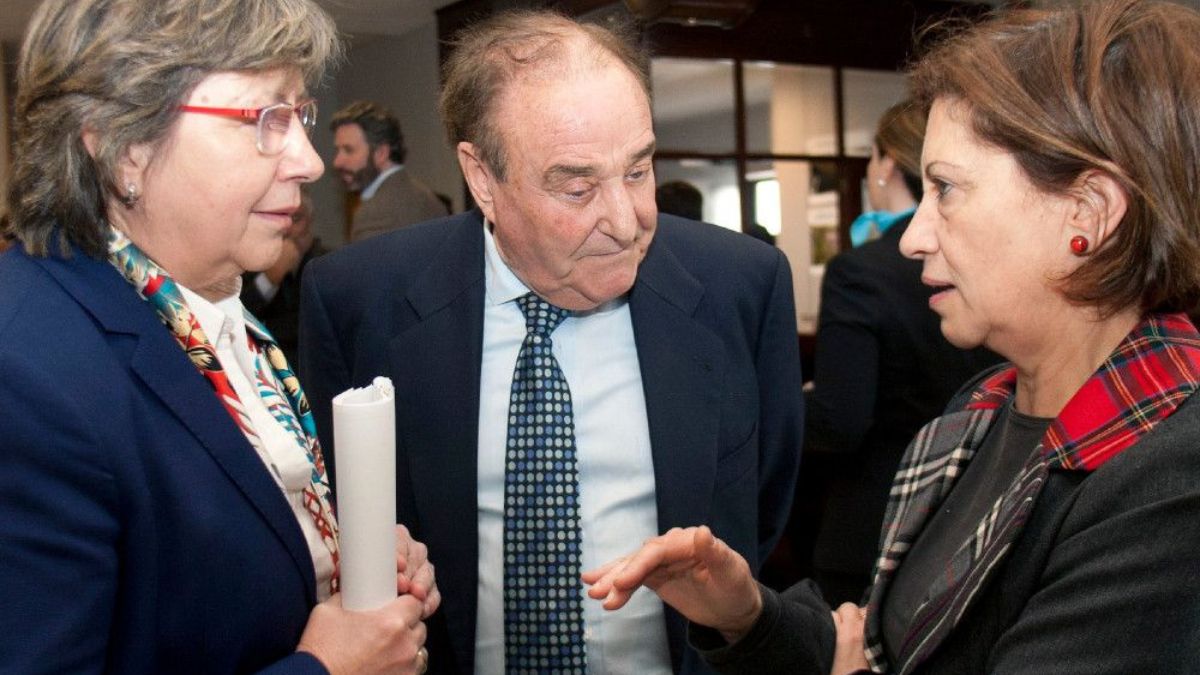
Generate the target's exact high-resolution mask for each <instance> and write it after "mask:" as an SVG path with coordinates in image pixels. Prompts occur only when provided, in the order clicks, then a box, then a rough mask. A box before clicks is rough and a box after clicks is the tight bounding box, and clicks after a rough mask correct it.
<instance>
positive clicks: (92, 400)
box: [0, 247, 325, 674]
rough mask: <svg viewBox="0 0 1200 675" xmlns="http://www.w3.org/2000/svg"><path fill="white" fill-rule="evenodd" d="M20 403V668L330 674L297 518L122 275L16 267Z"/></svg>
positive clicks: (2, 515)
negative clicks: (315, 643) (319, 657)
mask: <svg viewBox="0 0 1200 675" xmlns="http://www.w3.org/2000/svg"><path fill="white" fill-rule="evenodd" d="M0 410H2V411H3V422H2V423H0V424H3V432H0V465H2V466H3V470H0V495H2V496H0V541H2V542H3V545H0V577H2V578H3V579H4V583H3V584H0V607H3V610H2V611H0V655H3V656H0V672H11V673H41V672H45V673H62V672H88V673H122V674H126V673H134V674H136V673H147V674H154V673H235V672H238V673H241V672H251V671H255V670H259V669H264V668H268V669H271V671H272V672H309V673H323V672H325V670H324V668H322V667H321V666H320V664H319V663H318V662H317V661H316V660H315V659H313V658H312V657H311V656H308V655H295V654H293V650H294V649H295V648H296V644H297V643H298V642H299V640H300V634H301V632H302V631H303V629H304V626H305V624H306V622H307V620H308V614H309V611H310V610H311V608H312V607H313V605H314V603H315V602H316V595H315V587H314V580H313V566H312V558H311V557H310V554H309V550H308V546H307V544H306V543H305V540H304V536H303V534H302V533H301V530H300V525H299V524H298V523H297V522H296V516H295V515H294V514H293V512H292V510H291V508H290V507H289V506H288V503H287V501H286V500H285V499H284V496H283V493H282V492H281V491H280V489H279V487H278V486H277V485H276V483H275V481H274V480H272V478H271V476H270V474H269V473H268V472H267V469H266V467H265V466H264V465H263V462H262V460H261V459H259V457H258V455H257V454H256V453H255V451H254V449H253V448H252V447H251V446H250V444H249V443H248V442H247V441H246V438H245V437H244V436H243V435H242V433H241V431H240V430H239V429H238V428H237V426H236V425H235V424H234V423H233V420H231V419H230V417H229V414H228V413H227V412H226V411H225V409H224V408H223V407H222V405H221V403H220V402H219V401H218V400H217V397H216V395H215V394H214V393H213V390H212V388H211V387H210V386H209V384H208V383H207V382H206V381H205V380H204V378H203V377H202V376H201V375H200V373H199V372H197V370H196V368H195V367H194V366H193V365H192V364H191V362H190V361H189V360H188V358H187V357H186V356H185V355H184V352H183V350H182V349H180V347H179V345H178V343H176V341H175V339H174V338H173V337H172V336H171V334H170V333H169V332H168V331H167V329H166V328H165V327H164V326H163V324H162V323H161V322H160V321H159V319H158V316H157V315H156V314H155V313H154V310H153V309H152V308H151V307H150V305H149V304H147V303H146V302H145V301H144V300H142V299H141V298H140V297H139V296H138V295H137V293H136V291H135V290H134V289H133V288H132V287H131V286H130V285H129V284H128V283H127V282H126V281H125V280H124V279H122V278H121V277H120V276H119V275H118V273H117V272H116V270H114V269H113V268H112V267H111V266H110V265H109V264H108V263H107V262H105V261H99V260H95V259H92V258H89V257H87V256H86V255H84V254H83V253H81V252H80V251H78V250H75V251H73V253H72V255H71V257H70V258H69V259H63V258H61V257H50V258H31V257H29V256H27V255H26V254H25V253H24V251H23V250H22V249H21V248H20V247H17V248H14V249H13V250H10V251H8V252H7V253H5V254H4V255H3V256H0ZM272 664H273V665H272Z"/></svg>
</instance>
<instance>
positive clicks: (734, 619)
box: [583, 527, 762, 643]
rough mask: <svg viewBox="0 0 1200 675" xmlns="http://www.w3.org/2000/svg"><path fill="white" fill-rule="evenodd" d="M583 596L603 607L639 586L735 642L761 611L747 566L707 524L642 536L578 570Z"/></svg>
mask: <svg viewBox="0 0 1200 675" xmlns="http://www.w3.org/2000/svg"><path fill="white" fill-rule="evenodd" d="M583 581H584V583H586V584H589V585H590V586H591V588H589V589H588V596H590V597H592V598H595V599H597V600H602V601H603V602H602V604H603V606H604V608H605V609H610V610H612V609H618V608H620V607H623V606H624V605H625V603H626V602H628V601H629V598H630V597H631V596H632V595H633V593H634V591H636V590H637V589H638V587H639V586H642V585H645V586H648V587H649V588H651V589H652V590H653V591H654V592H655V593H657V594H658V596H659V597H660V598H662V600H663V602H665V603H667V604H668V605H670V606H672V607H674V608H675V609H676V610H678V611H679V613H681V614H683V615H684V616H685V617H687V618H688V619H689V620H690V621H692V622H693V623H697V624H700V625H702V626H709V627H711V628H715V629H716V630H718V631H720V632H721V634H722V635H723V636H724V637H725V639H726V640H728V641H729V642H730V643H733V642H737V641H738V640H739V639H741V638H742V637H743V636H744V635H745V634H746V633H748V632H749V631H750V628H751V627H752V626H753V625H754V622H755V621H756V620H757V619H758V615H759V614H761V613H762V595H761V594H760V592H759V590H758V584H757V583H755V581H754V577H753V576H752V575H751V574H750V565H749V564H747V563H746V561H745V559H743V558H742V557H741V556H740V555H738V554H737V552H736V551H734V550H733V549H731V548H729V546H727V545H726V544H725V542H723V541H721V540H720V539H717V538H716V537H714V536H713V534H712V532H711V531H710V530H709V529H708V528H707V527H690V528H687V529H679V528H675V529H672V530H671V531H670V532H667V533H666V534H664V535H662V536H659V537H654V538H652V539H648V540H646V543H644V544H643V545H642V548H641V549H639V550H638V551H637V552H635V553H634V554H633V555H631V556H628V557H625V558H620V559H618V560H614V561H612V562H610V563H608V564H606V565H604V566H602V567H600V568H598V569H594V570H590V571H588V572H585V573H584V574H583Z"/></svg>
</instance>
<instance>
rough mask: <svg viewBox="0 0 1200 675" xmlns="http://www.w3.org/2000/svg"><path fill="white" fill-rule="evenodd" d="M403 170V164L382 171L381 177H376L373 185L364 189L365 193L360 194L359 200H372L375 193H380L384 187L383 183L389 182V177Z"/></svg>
mask: <svg viewBox="0 0 1200 675" xmlns="http://www.w3.org/2000/svg"><path fill="white" fill-rule="evenodd" d="M403 168H404V165H403V164H396V165H394V166H389V167H388V168H386V169H384V170H383V171H380V172H379V175H378V176H375V180H373V181H371V184H370V185H368V186H367V187H365V188H363V191H362V192H360V193H359V195H358V196H359V198H360V199H362V200H363V201H366V200H368V199H370V198H371V197H374V196H375V193H376V192H378V191H379V186H380V185H383V181H385V180H387V177H388V176H390V175H392V174H394V173H396V172H397V171H399V170H400V169H403Z"/></svg>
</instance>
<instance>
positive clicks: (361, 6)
mask: <svg viewBox="0 0 1200 675" xmlns="http://www.w3.org/2000/svg"><path fill="white" fill-rule="evenodd" d="M40 2H41V0H2V2H0V4H2V5H3V8H0V42H2V43H4V44H5V45H6V46H9V47H10V48H12V49H14V50H15V49H16V48H17V46H18V45H19V44H20V42H21V36H22V34H23V33H24V31H25V25H26V24H27V23H29V17H30V16H32V15H33V10H34V8H36V7H37V5H38V3H40ZM452 2H454V0H317V4H319V5H321V6H323V7H325V9H327V10H329V13H330V14H332V15H333V17H334V19H335V20H336V21H337V23H338V26H339V27H340V28H341V29H342V31H343V32H344V33H349V34H353V35H401V34H403V33H406V32H408V31H409V30H411V29H413V28H415V27H417V26H420V25H423V24H425V23H427V22H431V21H433V20H434V14H433V12H434V10H436V9H438V8H440V7H444V6H446V5H449V4H451V3H452Z"/></svg>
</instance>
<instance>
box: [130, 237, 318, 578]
mask: <svg viewBox="0 0 1200 675" xmlns="http://www.w3.org/2000/svg"><path fill="white" fill-rule="evenodd" d="M108 261H109V263H111V264H112V266H113V267H115V268H116V269H117V271H118V272H120V273H121V276H122V277H124V278H125V280H126V281H128V282H129V283H130V284H132V285H133V287H134V288H135V289H136V290H137V292H138V295H140V296H141V297H142V299H144V300H145V301H146V302H148V303H150V305H151V306H152V307H153V308H154V310H155V312H156V313H157V314H158V317H159V319H161V320H162V322H163V324H165V325H166V327H167V329H168V330H170V331H171V334H172V335H173V336H175V339H176V341H177V342H178V343H179V346H180V347H181V348H182V349H183V351H184V352H185V353H186V354H187V356H188V358H189V359H190V360H191V362H192V365H194V366H195V367H196V369H197V370H199V371H200V374H201V375H203V376H204V378H205V380H207V381H208V383H209V384H210V385H211V386H212V388H213V390H214V391H215V392H216V394H217V398H218V399H219V400H220V401H221V405H222V406H224V408H225V410H226V412H228V413H229V416H230V417H231V418H232V419H233V422H234V424H236V425H237V427H238V429H240V430H241V432H242V434H243V435H244V436H245V437H246V440H247V441H249V443H250V445H251V446H252V447H254V448H255V449H256V450H257V451H258V452H259V454H260V455H261V454H263V453H264V452H265V450H264V446H263V442H262V439H261V438H260V437H259V435H258V433H257V432H256V431H255V430H254V425H253V424H252V423H251V421H250V416H249V415H248V414H247V413H246V410H245V408H244V407H243V406H242V401H241V399H240V398H239V397H238V395H237V392H236V391H234V389H233V385H231V384H230V382H229V376H228V375H226V374H225V370H224V368H223V367H222V365H221V361H220V360H219V359H218V358H217V350H216V348H215V347H214V346H213V344H212V343H211V342H210V341H209V340H208V336H206V335H205V334H204V330H203V329H201V327H200V322H199V321H198V320H197V319H196V317H195V315H193V314H192V311H191V309H189V308H188V305H187V301H186V300H185V299H184V297H183V294H182V293H181V292H180V290H179V286H177V285H176V284H175V280H174V279H172V278H171V275H170V274H168V273H167V271H166V270H164V269H163V268H161V267H159V266H158V264H157V263H155V262H154V261H153V260H151V259H150V258H149V256H147V255H146V254H145V253H143V252H142V251H141V249H139V248H138V247H137V246H136V245H135V244H134V243H133V242H132V241H130V240H129V238H128V237H126V236H125V235H124V234H122V233H121V232H119V231H117V230H116V229H115V228H109V234H108ZM243 312H244V318H245V321H246V329H247V338H248V341H249V347H250V352H251V354H253V355H254V365H255V378H254V379H255V382H254V385H255V389H256V390H257V391H258V393H259V396H260V397H261V398H262V400H263V403H264V404H265V405H266V407H267V410H268V411H270V413H271V416H272V417H273V418H275V420H276V421H277V422H279V424H280V425H281V426H282V427H283V428H284V429H286V430H287V431H289V432H290V433H291V434H292V437H293V438H294V439H295V440H296V443H297V445H299V446H300V447H301V448H302V449H303V450H304V452H305V453H306V454H307V456H308V461H309V464H311V465H312V473H311V476H310V482H309V485H307V486H305V488H304V510H305V511H307V512H308V513H309V515H310V516H312V518H313V522H314V523H315V524H316V527H317V531H318V532H320V534H321V540H322V541H323V542H324V543H325V546H326V548H328V549H329V554H330V555H331V556H332V557H333V569H334V573H333V577H332V578H331V579H330V588H329V591H330V593H336V592H337V590H338V571H337V570H338V540H337V531H338V530H337V520H336V519H335V518H334V514H333V508H332V505H331V500H330V489H329V480H328V478H327V477H326V474H325V460H324V458H323V456H322V454H321V444H320V442H319V441H318V440H317V427H316V423H315V422H313V415H312V410H311V409H310V408H309V405H308V398H307V397H306V396H305V395H304V390H303V389H302V388H301V387H300V380H299V379H297V378H296V374H295V373H294V372H292V369H291V367H289V366H288V362H287V359H286V358H284V356H283V350H281V349H280V348H279V345H278V343H276V342H275V338H273V337H271V334H270V332H269V331H267V329H266V327H264V326H263V325H262V324H261V323H259V321H258V319H255V318H254V317H253V316H252V315H251V314H250V312H248V311H245V309H244V308H243ZM264 357H265V363H264ZM268 364H269V366H268Z"/></svg>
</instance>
